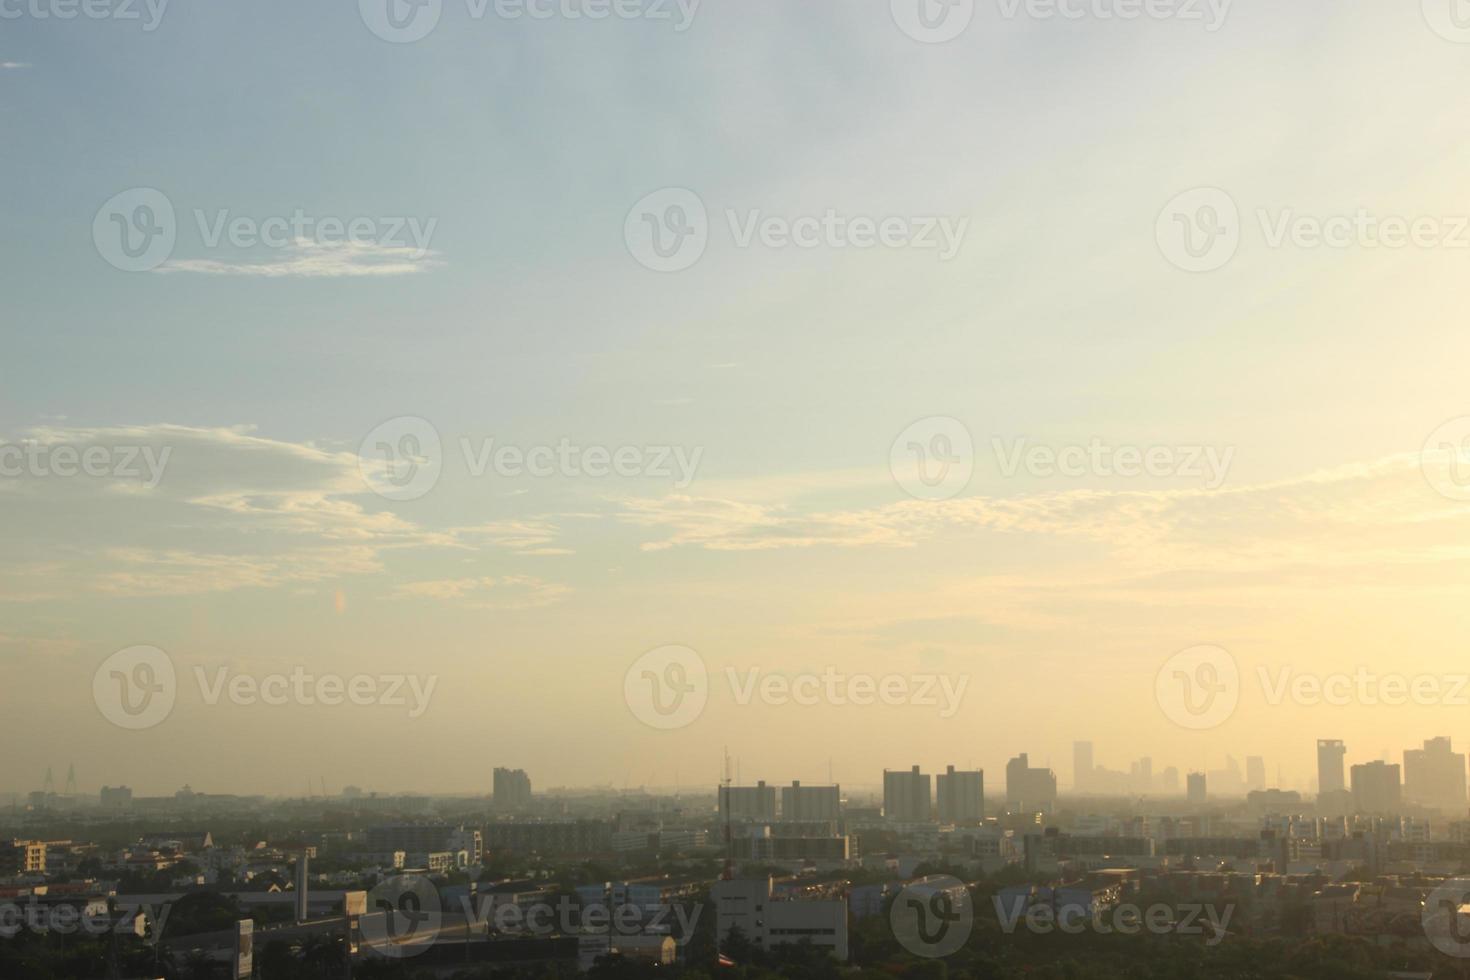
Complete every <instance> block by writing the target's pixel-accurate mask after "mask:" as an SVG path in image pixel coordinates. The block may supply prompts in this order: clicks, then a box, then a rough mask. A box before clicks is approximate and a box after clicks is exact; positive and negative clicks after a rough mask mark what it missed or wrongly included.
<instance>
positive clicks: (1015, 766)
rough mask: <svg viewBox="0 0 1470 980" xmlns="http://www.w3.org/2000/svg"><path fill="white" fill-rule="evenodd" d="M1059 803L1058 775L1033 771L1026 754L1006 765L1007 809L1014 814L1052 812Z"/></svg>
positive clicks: (1042, 770)
mask: <svg viewBox="0 0 1470 980" xmlns="http://www.w3.org/2000/svg"><path fill="white" fill-rule="evenodd" d="M1056 802H1057V774H1056V773H1054V772H1052V771H1051V770H1050V769H1032V768H1031V759H1030V757H1029V756H1027V754H1026V753H1025V752H1022V753H1021V754H1020V755H1018V756H1016V757H1015V758H1014V759H1012V760H1011V761H1010V762H1007V763H1006V808H1007V809H1008V810H1010V811H1011V812H1013V813H1020V812H1026V811H1043V812H1050V810H1051V809H1052V807H1053V806H1055V805H1056Z"/></svg>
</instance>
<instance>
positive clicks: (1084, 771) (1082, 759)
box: [1072, 742, 1096, 793]
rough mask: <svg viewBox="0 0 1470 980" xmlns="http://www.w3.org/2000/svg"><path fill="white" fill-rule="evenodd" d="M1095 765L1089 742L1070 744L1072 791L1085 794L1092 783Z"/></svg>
mask: <svg viewBox="0 0 1470 980" xmlns="http://www.w3.org/2000/svg"><path fill="white" fill-rule="evenodd" d="M1095 767H1096V763H1095V762H1094V761H1093V757H1092V743H1091V742H1073V743H1072V789H1073V790H1074V791H1075V792H1079V793H1080V792H1085V791H1086V790H1087V789H1088V787H1089V786H1090V785H1091V783H1092V771H1093V769H1094V768H1095Z"/></svg>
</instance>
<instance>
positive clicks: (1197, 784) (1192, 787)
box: [1186, 772, 1209, 803]
mask: <svg viewBox="0 0 1470 980" xmlns="http://www.w3.org/2000/svg"><path fill="white" fill-rule="evenodd" d="M1186 779H1187V782H1188V785H1189V790H1188V799H1189V802H1191V803H1203V802H1205V800H1207V799H1208V798H1209V792H1208V790H1206V788H1205V774H1204V773H1202V772H1192V773H1190V774H1189V776H1188V777H1186Z"/></svg>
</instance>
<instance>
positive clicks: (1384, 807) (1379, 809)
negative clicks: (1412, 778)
mask: <svg viewBox="0 0 1470 980" xmlns="http://www.w3.org/2000/svg"><path fill="white" fill-rule="evenodd" d="M1352 781H1353V787H1352V789H1353V808H1354V809H1355V810H1357V812H1359V813H1368V814H1383V815H1391V814H1396V813H1398V811H1399V809H1400V807H1401V805H1402V803H1403V783H1402V781H1401V779H1400V770H1399V767H1398V766H1391V765H1389V764H1388V763H1387V762H1384V761H1383V760H1381V759H1379V760H1375V761H1373V762H1365V763H1363V764H1362V765H1360V766H1353V768H1352Z"/></svg>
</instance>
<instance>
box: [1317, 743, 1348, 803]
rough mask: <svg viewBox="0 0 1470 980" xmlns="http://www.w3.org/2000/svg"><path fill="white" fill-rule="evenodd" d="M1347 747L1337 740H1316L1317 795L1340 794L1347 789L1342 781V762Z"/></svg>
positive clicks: (1345, 755)
mask: <svg viewBox="0 0 1470 980" xmlns="http://www.w3.org/2000/svg"><path fill="white" fill-rule="evenodd" d="M1346 757H1347V746H1345V745H1343V744H1342V743H1341V742H1340V741H1338V740H1337V739H1323V738H1319V739H1317V794H1318V795H1319V796H1325V795H1327V794H1328V793H1341V792H1342V791H1343V790H1345V789H1347V783H1346V782H1344V781H1343V760H1344V759H1345V758H1346Z"/></svg>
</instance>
